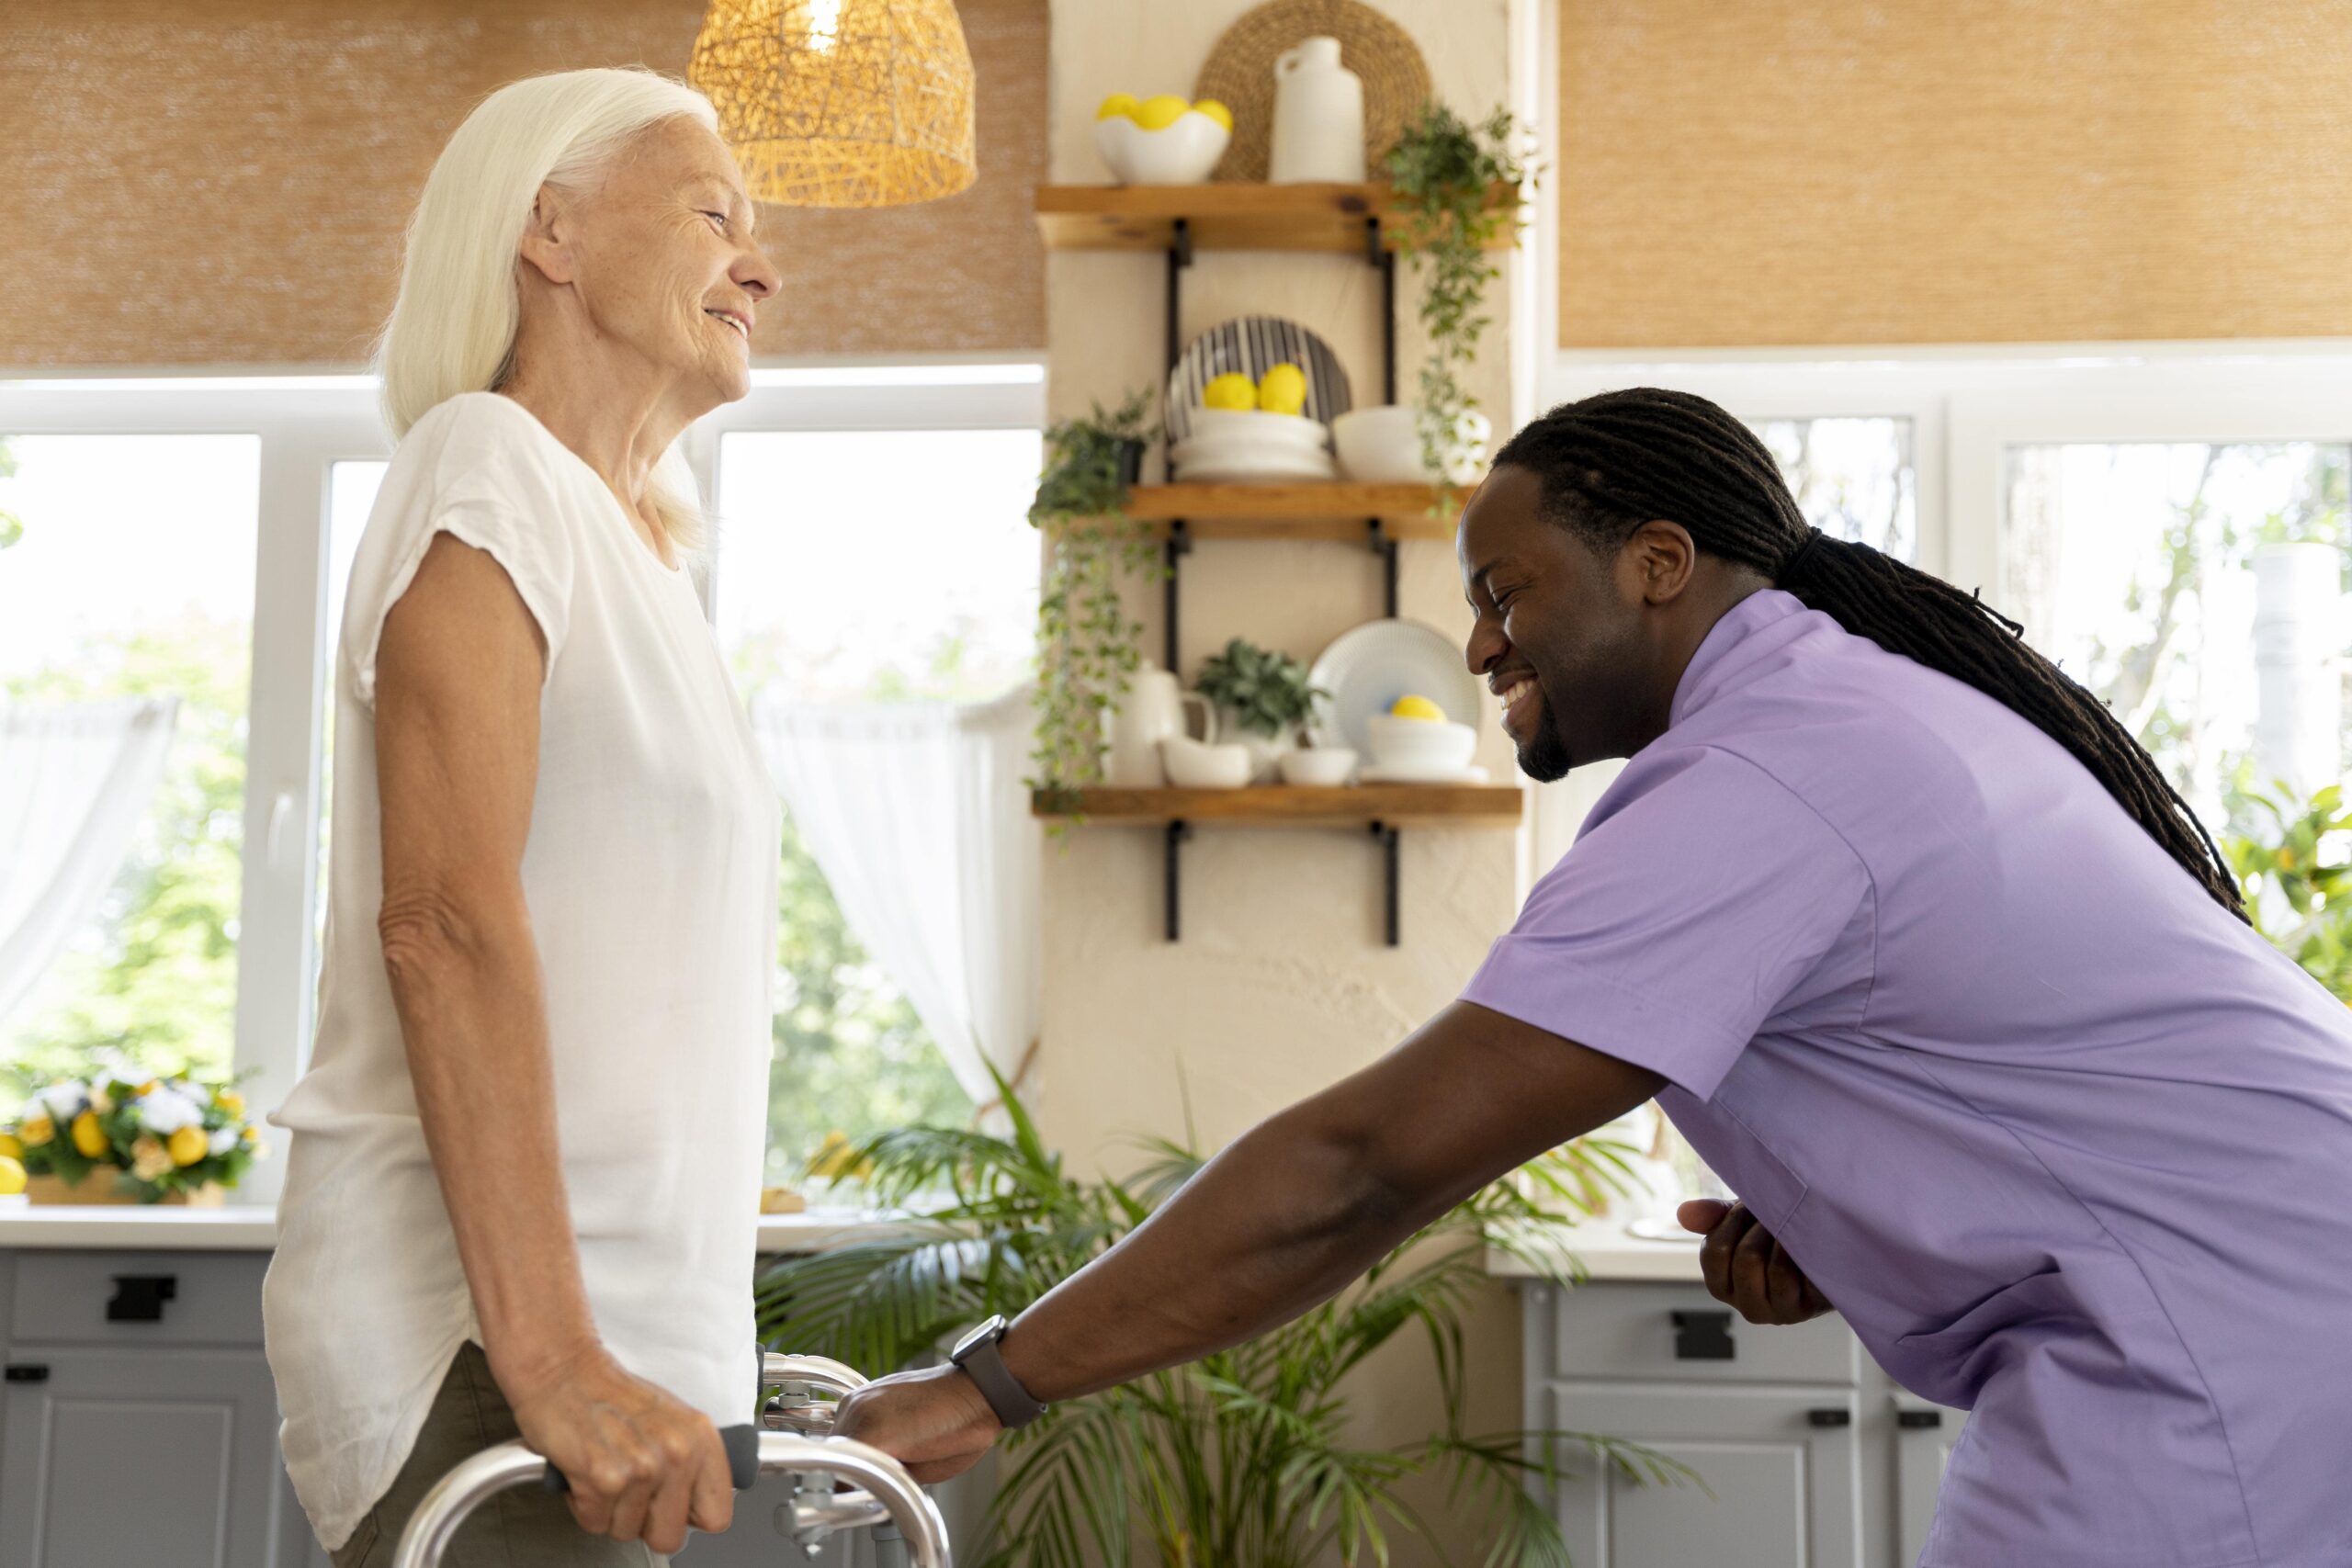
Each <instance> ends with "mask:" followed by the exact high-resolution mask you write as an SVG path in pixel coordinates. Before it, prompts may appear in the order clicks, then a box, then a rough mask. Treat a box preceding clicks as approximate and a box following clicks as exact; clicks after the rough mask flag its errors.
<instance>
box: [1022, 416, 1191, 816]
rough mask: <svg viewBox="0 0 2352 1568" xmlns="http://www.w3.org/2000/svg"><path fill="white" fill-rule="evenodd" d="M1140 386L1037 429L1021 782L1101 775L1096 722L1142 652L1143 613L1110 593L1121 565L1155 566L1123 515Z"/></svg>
mask: <svg viewBox="0 0 2352 1568" xmlns="http://www.w3.org/2000/svg"><path fill="white" fill-rule="evenodd" d="M1150 408H1151V393H1150V392H1149V391H1148V390H1145V391H1138V392H1136V393H1133V394H1131V395H1130V396H1129V397H1128V398H1127V399H1126V400H1125V401H1124V402H1122V403H1121V404H1120V405H1119V406H1118V407H1117V408H1116V409H1111V410H1106V409H1104V408H1103V405H1102V404H1101V403H1099V402H1098V403H1096V404H1095V405H1094V410H1093V412H1092V414H1091V416H1090V417H1088V418H1085V419H1069V420H1062V421H1059V422H1058V423H1055V424H1053V425H1051V426H1049V427H1047V429H1046V468H1045V472H1044V473H1042V474H1041V475H1039V476H1038V479H1037V493H1036V498H1035V501H1033V502H1031V504H1030V507H1029V521H1030V522H1031V523H1032V524H1033V525H1035V526H1036V527H1037V528H1039V529H1041V530H1042V531H1043V532H1044V533H1045V536H1046V561H1045V570H1044V575H1043V578H1042V580H1041V581H1040V582H1039V585H1038V594H1037V688H1036V710H1037V728H1036V731H1035V748H1034V750H1032V752H1031V760H1032V761H1034V762H1035V765H1036V773H1035V776H1034V777H1033V778H1032V780H1031V781H1030V782H1031V783H1032V784H1034V785H1035V787H1037V788H1039V789H1046V790H1073V789H1080V788H1083V787H1085V786H1086V785H1088V784H1097V783H1100V782H1101V780H1102V774H1103V717H1104V716H1105V715H1106V714H1107V713H1109V712H1110V711H1111V709H1113V708H1114V707H1115V706H1116V705H1117V704H1118V701H1119V698H1120V697H1121V696H1122V695H1124V694H1125V692H1126V689H1127V680H1128V677H1129V676H1131V675H1133V674H1134V672H1135V671H1136V665H1137V663H1138V662H1139V661H1140V658H1141V655H1140V653H1139V649H1140V645H1141V638H1142V635H1143V626H1142V623H1140V622H1139V621H1137V620H1136V619H1135V617H1133V616H1131V615H1128V614H1127V612H1126V606H1125V604H1124V603H1123V602H1122V601H1121V599H1120V597H1119V578H1120V576H1121V574H1122V573H1123V572H1144V573H1147V574H1148V573H1153V572H1157V571H1159V570H1163V569H1162V568H1161V567H1160V565H1159V558H1158V557H1157V556H1156V555H1154V553H1153V551H1152V547H1151V540H1150V538H1149V537H1148V536H1147V535H1146V534H1145V533H1144V530H1143V528H1142V527H1141V525H1138V524H1136V522H1135V521H1134V520H1133V519H1131V518H1129V517H1128V516H1127V514H1126V502H1127V488H1128V487H1129V486H1130V485H1132V484H1134V483H1135V482H1136V479H1137V478H1138V477H1139V476H1140V474H1141V472H1142V467H1143V451H1144V446H1145V445H1146V443H1148V442H1149V441H1150V440H1151V439H1152V438H1153V436H1154V435H1155V434H1157V432H1156V430H1155V428H1154V427H1153V426H1152V425H1151V424H1150V423H1148V414H1149V412H1150Z"/></svg>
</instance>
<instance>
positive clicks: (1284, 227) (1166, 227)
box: [1037, 184, 1516, 254]
mask: <svg viewBox="0 0 2352 1568" xmlns="http://www.w3.org/2000/svg"><path fill="white" fill-rule="evenodd" d="M1497 194H1498V205H1499V202H1500V200H1507V199H1508V197H1509V193H1508V192H1504V191H1498V193H1497ZM1374 214H1380V215H1382V216H1383V219H1384V221H1383V224H1382V229H1383V234H1382V241H1383V243H1385V245H1386V246H1387V247H1388V248H1389V249H1391V250H1394V249H1396V247H1397V237H1396V230H1397V223H1398V221H1399V220H1400V215H1399V214H1398V213H1397V211H1396V208H1395V202H1394V200H1393V198H1392V197H1390V196H1389V193H1388V187H1387V186H1385V185H1283V186H1276V185H1238V184H1237V185H1196V186H1039V187H1038V188H1037V230H1038V232H1039V233H1040V234H1042V235H1043V236H1044V237H1045V241H1046V249H1047V250H1049V251H1164V250H1166V249H1167V248H1168V247H1169V246H1170V244H1171V243H1174V240H1175V235H1176V220H1178V219H1179V218H1182V219H1183V220H1185V221H1186V223H1187V225H1188V226H1189V227H1190V229H1191V231H1192V239H1193V248H1194V249H1196V250H1217V251H1341V252H1352V253H1355V254H1363V226H1364V220H1365V219H1367V218H1370V217H1372V216H1374ZM1513 243H1516V242H1515V239H1514V237H1513V236H1511V235H1510V234H1509V233H1505V234H1503V235H1501V236H1498V238H1497V239H1496V241H1495V242H1494V243H1493V244H1492V245H1491V246H1490V247H1489V248H1490V249H1494V250H1509V249H1510V248H1511V246H1512V244H1513Z"/></svg>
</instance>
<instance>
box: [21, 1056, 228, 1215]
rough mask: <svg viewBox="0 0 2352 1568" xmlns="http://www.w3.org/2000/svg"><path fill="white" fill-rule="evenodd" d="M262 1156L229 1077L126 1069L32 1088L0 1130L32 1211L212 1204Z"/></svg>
mask: <svg viewBox="0 0 2352 1568" xmlns="http://www.w3.org/2000/svg"><path fill="white" fill-rule="evenodd" d="M267 1154H268V1150H267V1148H266V1145H263V1144H262V1142H261V1140H260V1134H258V1132H257V1131H256V1130H255V1129H254V1124H253V1123H252V1122H248V1121H247V1120H246V1119H245V1101H244V1097H243V1095H242V1094H240V1093H238V1092H237V1089H236V1087H235V1080H234V1079H232V1080H230V1081H228V1082H224V1083H215V1084H207V1083H199V1082H198V1081H196V1080H195V1079H193V1078H190V1077H186V1076H179V1077H163V1076H160V1075H157V1074H153V1073H151V1072H149V1071H147V1070H146V1069H145V1068H143V1067H140V1066H135V1065H133V1064H130V1063H128V1062H123V1061H114V1062H108V1063H104V1064H100V1065H99V1066H97V1067H96V1070H94V1071H93V1072H92V1073H91V1074H90V1075H89V1076H88V1077H86V1078H68V1079H65V1080H63V1081H61V1082H58V1083H53V1084H51V1085H49V1086H47V1087H46V1088H43V1089H38V1090H36V1091H35V1092H34V1093H33V1095H32V1097H31V1098H30V1099H28V1100H26V1101H25V1103H24V1106H23V1108H22V1109H21V1110H20V1111H18V1112H17V1116H16V1118H15V1119H14V1120H13V1121H12V1122H8V1123H6V1125H5V1126H0V1160H5V1161H6V1162H8V1163H9V1164H13V1165H15V1166H17V1167H18V1168H20V1169H21V1170H22V1172H23V1173H24V1179H25V1182H26V1192H27V1194H28V1196H29V1197H30V1198H31V1200H32V1201H34V1202H36V1203H186V1204H193V1205H197V1206H207V1205H211V1204H217V1203H219V1202H220V1201H221V1194H222V1192H223V1190H226V1189H228V1188H232V1187H234V1186H235V1185H236V1184H237V1181H238V1179H239V1178H241V1177H243V1175H244V1173H245V1169H246V1168H247V1167H248V1166H250V1165H252V1164H253V1162H254V1161H255V1160H257V1159H262V1158H266V1156H267ZM6 1174H10V1173H8V1172H6V1170H4V1169H0V1175H6ZM11 1184H12V1185H13V1182H12V1183H11Z"/></svg>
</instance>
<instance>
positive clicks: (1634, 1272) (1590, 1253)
mask: <svg viewBox="0 0 2352 1568" xmlns="http://www.w3.org/2000/svg"><path fill="white" fill-rule="evenodd" d="M1533 1240H1534V1241H1535V1244H1536V1246H1537V1247H1539V1248H1541V1249H1543V1250H1544V1251H1546V1252H1549V1253H1551V1254H1552V1255H1554V1256H1555V1257H1558V1258H1562V1259H1563V1264H1564V1266H1565V1260H1566V1258H1575V1259H1576V1260H1577V1262H1579V1263H1581V1264H1583V1266H1584V1270H1583V1272H1584V1277H1585V1278H1586V1279H1588V1280H1648V1281H1659V1282H1680V1281H1683V1280H1690V1281H1692V1282H1694V1283H1695V1282H1696V1281H1697V1280H1698V1279H1699V1238H1698V1237H1697V1236H1695V1235H1694V1236H1692V1237H1691V1239H1690V1240H1689V1241H1687V1242H1682V1241H1649V1240H1645V1238H1643V1237H1641V1236H1634V1235H1626V1234H1625V1228H1624V1226H1623V1224H1619V1223H1618V1222H1616V1221H1613V1220H1594V1221H1590V1222H1589V1223H1587V1224H1580V1225H1553V1226H1549V1227H1546V1228H1545V1229H1544V1230H1542V1231H1540V1232H1537V1233H1536V1234H1535V1235H1534V1237H1533ZM1569 1272H1570V1273H1571V1274H1573V1273H1574V1272H1575V1270H1573V1269H1570V1270H1569ZM1487 1273H1489V1274H1491V1275H1493V1276H1495V1277H1496V1278H1498V1279H1503V1280H1532V1279H1536V1278H1539V1277H1540V1276H1538V1275H1537V1273H1536V1271H1535V1270H1534V1269H1531V1268H1529V1267H1528V1266H1527V1264H1526V1263H1524V1262H1523V1261H1521V1259H1519V1258H1515V1257H1513V1256H1512V1255H1511V1254H1510V1253H1508V1252H1503V1251H1499V1250H1490V1251H1489V1252H1488V1253H1487Z"/></svg>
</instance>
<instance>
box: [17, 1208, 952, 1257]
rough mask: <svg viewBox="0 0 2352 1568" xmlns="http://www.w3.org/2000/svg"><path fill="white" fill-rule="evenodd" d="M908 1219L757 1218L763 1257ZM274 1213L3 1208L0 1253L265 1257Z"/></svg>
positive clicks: (839, 1241)
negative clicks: (74, 1250)
mask: <svg viewBox="0 0 2352 1568" xmlns="http://www.w3.org/2000/svg"><path fill="white" fill-rule="evenodd" d="M904 1224H905V1222H904V1221H900V1220H892V1219H888V1218H885V1217H883V1216H880V1215H876V1214H871V1213H860V1212H858V1211H856V1210H850V1209H831V1210H825V1209H820V1210H816V1211H813V1212H811V1213H805V1214H763V1215H761V1216H760V1241H759V1250H761V1251H762V1252H820V1251H823V1250H824V1249H825V1248H827V1247H840V1246H843V1245H845V1244H847V1243H849V1242H853V1241H872V1240H875V1239H876V1238H878V1237H881V1236H887V1235H892V1234H894V1233H896V1232H898V1231H899V1230H901V1229H902V1228H903V1226H904ZM276 1246H277V1211H276V1210H274V1209H270V1208H267V1207H264V1206H261V1205H257V1204H234V1205H232V1204H224V1205H222V1206H221V1207H220V1208H218V1209H187V1208H179V1207H173V1208H163V1207H160V1206H157V1207H150V1206H146V1205H141V1204H120V1205H116V1204H90V1205H87V1206H84V1205H78V1204H76V1205H68V1204H59V1205H56V1206H54V1207H48V1208H44V1207H40V1206H33V1205H22V1206H0V1249H5V1248H9V1247H93V1248H95V1247H154V1248H161V1249H166V1250H170V1251H175V1252H267V1251H269V1250H270V1249H271V1248H272V1247H276Z"/></svg>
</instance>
